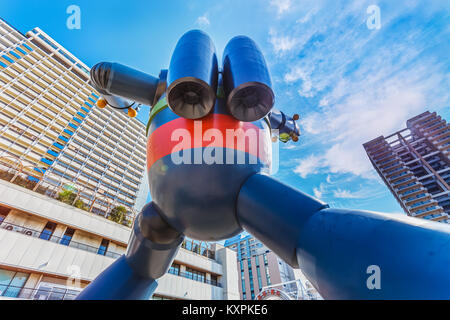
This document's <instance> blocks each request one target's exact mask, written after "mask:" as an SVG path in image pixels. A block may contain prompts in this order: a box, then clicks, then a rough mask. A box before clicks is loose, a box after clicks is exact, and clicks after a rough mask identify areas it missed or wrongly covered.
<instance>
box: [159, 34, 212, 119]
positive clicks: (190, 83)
mask: <svg viewBox="0 0 450 320" xmlns="http://www.w3.org/2000/svg"><path fill="white" fill-rule="evenodd" d="M218 72H219V69H218V65H217V56H216V49H215V47H214V43H213V42H212V40H211V39H210V38H209V36H208V35H207V34H206V33H204V32H203V31H200V30H191V31H188V32H186V33H185V34H184V35H183V36H182V37H181V38H180V40H178V43H177V45H176V47H175V50H174V52H173V54H172V59H171V60H170V66H169V72H168V75H167V85H168V87H167V93H166V96H167V102H168V103H169V107H170V108H171V109H172V110H173V112H175V113H176V114H178V115H179V116H181V117H184V118H187V119H199V118H202V117H204V116H205V115H207V114H208V113H209V112H210V111H211V110H212V108H213V107H214V103H215V99H216V91H217V82H218Z"/></svg>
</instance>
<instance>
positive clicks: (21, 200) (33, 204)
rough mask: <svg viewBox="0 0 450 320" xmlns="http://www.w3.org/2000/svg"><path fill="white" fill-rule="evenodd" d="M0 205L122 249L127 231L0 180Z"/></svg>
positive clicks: (125, 242)
mask: <svg viewBox="0 0 450 320" xmlns="http://www.w3.org/2000/svg"><path fill="white" fill-rule="evenodd" d="M0 194H1V195H2V196H1V198H0V204H1V205H5V206H7V207H10V208H15V209H18V210H20V211H25V212H27V213H30V214H32V215H35V216H38V217H41V218H44V219H48V220H52V221H54V222H57V223H61V224H65V225H67V226H70V227H72V228H74V229H80V230H84V231H87V232H89V233H92V234H96V235H98V236H101V237H105V238H108V239H111V240H114V241H116V242H118V243H121V244H123V245H126V244H127V243H128V240H129V238H130V233H131V229H130V228H127V227H125V226H122V225H119V224H117V223H115V222H112V221H109V220H107V219H105V218H103V217H100V216H98V215H96V214H93V213H90V212H87V211H83V210H80V209H77V208H75V207H73V206H69V205H67V204H64V203H62V202H60V201H58V200H55V199H52V198H49V197H47V196H44V195H41V194H38V193H36V192H33V191H31V190H28V189H26V188H22V187H20V186H17V185H14V184H12V183H9V182H6V181H4V180H0Z"/></svg>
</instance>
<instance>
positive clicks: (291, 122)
mask: <svg viewBox="0 0 450 320" xmlns="http://www.w3.org/2000/svg"><path fill="white" fill-rule="evenodd" d="M267 117H268V119H269V123H270V127H271V128H272V130H274V129H275V130H278V132H277V134H278V138H279V139H280V141H281V142H284V143H286V142H288V141H289V140H291V139H292V141H294V142H297V141H298V137H299V136H300V134H301V133H300V127H299V126H298V124H297V122H296V121H297V120H298V119H299V116H298V114H294V115H293V116H292V117H290V116H288V115H286V114H285V113H284V112H282V111H280V110H277V109H275V108H273V109H272V111H271V112H270V113H269V115H268V116H267Z"/></svg>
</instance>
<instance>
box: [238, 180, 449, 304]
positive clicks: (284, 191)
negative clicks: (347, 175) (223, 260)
mask: <svg viewBox="0 0 450 320" xmlns="http://www.w3.org/2000/svg"><path fill="white" fill-rule="evenodd" d="M327 207H328V206H327V205H325V204H323V203H321V202H320V201H317V200H315V199H313V198H311V197H309V196H307V195H305V194H303V193H301V192H300V191H297V190H295V189H293V188H290V187H288V186H286V185H284V184H282V183H280V182H278V181H276V180H275V179H273V178H271V177H269V176H265V175H261V174H255V175H254V176H252V177H250V178H249V179H248V180H247V182H246V183H245V184H244V185H243V187H242V189H241V192H240V194H239V198H238V202H237V211H238V218H239V221H240V223H241V225H242V226H243V227H244V228H245V229H246V230H247V231H249V232H250V233H252V234H253V235H254V236H256V237H257V238H258V239H259V240H261V241H262V242H263V243H264V244H265V245H266V246H267V247H269V248H271V249H272V250H273V251H274V252H276V253H277V254H278V255H279V256H280V257H281V258H283V259H284V260H285V261H286V262H288V263H289V264H290V265H291V266H293V267H300V268H301V269H302V271H303V272H304V274H305V275H306V277H307V278H308V279H309V280H310V281H311V282H312V283H313V285H314V286H315V287H316V289H317V290H318V291H319V292H320V294H321V295H322V296H323V297H324V298H326V299H449V298H450V275H449V273H448V272H446V271H445V268H446V266H448V265H449V264H450V226H449V225H446V224H442V223H438V222H433V221H427V220H423V219H417V218H411V217H407V216H403V215H394V214H383V213H376V212H367V211H357V210H338V209H329V208H327ZM374 267H375V268H379V271H380V272H379V281H380V282H379V284H380V288H372V289H370V285H369V286H368V283H367V282H368V281H369V283H370V282H371V279H369V278H370V277H371V276H372V275H373V272H372V268H374Z"/></svg>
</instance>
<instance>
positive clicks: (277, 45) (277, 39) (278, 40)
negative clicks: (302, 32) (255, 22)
mask: <svg viewBox="0 0 450 320" xmlns="http://www.w3.org/2000/svg"><path fill="white" fill-rule="evenodd" d="M269 34H270V38H269V42H270V43H271V44H272V46H273V49H274V51H275V53H276V54H283V53H286V52H287V51H290V50H292V49H293V48H294V47H295V45H296V44H297V42H298V40H297V39H295V38H291V37H289V36H279V35H277V34H276V33H275V31H273V30H271V31H270V32H269Z"/></svg>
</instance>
